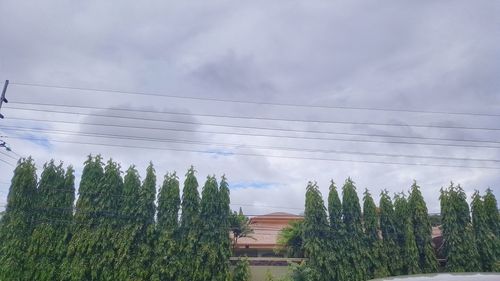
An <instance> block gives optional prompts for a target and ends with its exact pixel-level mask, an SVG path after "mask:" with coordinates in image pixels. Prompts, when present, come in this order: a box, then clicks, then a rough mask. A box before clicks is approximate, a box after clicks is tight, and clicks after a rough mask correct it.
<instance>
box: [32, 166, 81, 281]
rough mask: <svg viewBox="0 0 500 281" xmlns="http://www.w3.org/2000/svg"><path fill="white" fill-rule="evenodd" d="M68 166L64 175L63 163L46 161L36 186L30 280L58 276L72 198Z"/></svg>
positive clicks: (53, 278) (70, 171)
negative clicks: (35, 210) (56, 163)
mask: <svg viewBox="0 0 500 281" xmlns="http://www.w3.org/2000/svg"><path fill="white" fill-rule="evenodd" d="M74 192H75V188H74V176H73V170H72V168H71V167H69V168H68V172H67V173H66V175H65V172H64V169H63V168H62V163H61V164H59V165H57V166H56V165H55V164H54V160H52V161H50V162H49V163H46V164H45V165H44V169H43V172H42V176H41V178H40V182H39V184H38V189H37V200H36V209H37V212H36V214H37V215H36V222H35V229H34V231H33V234H32V235H31V241H30V246H29V248H28V268H29V270H28V271H27V274H29V279H31V280H40V281H43V280H47V281H52V280H58V279H59V278H60V276H59V275H60V264H61V263H62V261H63V258H64V256H65V255H66V251H67V243H68V235H69V226H70V223H71V215H70V214H71V212H72V210H73V201H72V199H74Z"/></svg>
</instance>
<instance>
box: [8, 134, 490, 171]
mask: <svg viewBox="0 0 500 281" xmlns="http://www.w3.org/2000/svg"><path fill="white" fill-rule="evenodd" d="M9 128H12V129H9V130H11V131H28V132H43V133H47V134H59V135H72V136H87V137H99V138H111V139H122V140H142V141H150V142H159V143H180V144H198V145H214V146H223V147H232V148H236V149H245V148H247V149H250V148H252V149H264V150H281V151H296V152H311V153H333V154H347V155H365V156H378V157H401V158H416V159H439V160H454V161H480V162H500V160H498V159H481V158H457V157H446V156H433V155H411V154H390V153H377V152H360V151H342V150H331V149H309V148H296V147H284V146H263V145H248V144H241V143H220V142H204V141H196V140H185V139H171V138H151V137H136V136H130V135H117V134H104V133H88V132H74V131H68V130H52V129H37V128H22V127H21V128H15V127H9ZM13 159H15V160H17V159H16V158H13Z"/></svg>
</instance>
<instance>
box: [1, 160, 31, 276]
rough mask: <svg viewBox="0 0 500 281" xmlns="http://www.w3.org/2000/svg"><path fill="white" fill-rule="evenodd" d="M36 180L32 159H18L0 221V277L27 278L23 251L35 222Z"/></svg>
mask: <svg viewBox="0 0 500 281" xmlns="http://www.w3.org/2000/svg"><path fill="white" fill-rule="evenodd" d="M36 184H37V177H36V168H35V164H34V163H33V159H31V158H28V159H24V158H23V159H20V160H19V162H18V163H17V167H16V168H15V170H14V176H13V178H12V181H11V185H10V189H9V195H8V196H7V207H6V209H5V212H4V214H3V217H2V219H1V223H0V225H1V229H0V241H1V243H0V280H13V281H24V280H26V281H30V277H29V276H27V270H28V268H27V263H26V262H27V260H26V251H27V250H28V246H29V240H30V236H31V233H32V231H33V225H34V222H35V221H34V218H33V215H34V214H35V210H33V206H34V205H35V203H36V201H35V200H36Z"/></svg>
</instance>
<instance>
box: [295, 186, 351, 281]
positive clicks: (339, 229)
mask: <svg viewBox="0 0 500 281" xmlns="http://www.w3.org/2000/svg"><path fill="white" fill-rule="evenodd" d="M328 215H329V219H330V235H331V237H332V238H331V240H330V243H331V245H330V248H331V249H330V255H331V256H332V257H331V258H332V259H333V260H334V261H336V262H335V263H334V264H333V265H332V267H334V268H333V270H334V271H335V274H334V275H335V279H336V280H348V278H349V276H348V274H349V267H350V265H349V263H348V261H347V260H346V259H344V258H343V257H344V255H345V252H344V251H345V244H344V240H345V239H347V236H348V235H347V233H346V232H345V227H344V223H343V221H342V202H341V201H340V197H339V193H338V191H337V187H336V186H335V183H334V182H333V180H332V181H331V184H330V189H329V192H328ZM304 274H305V275H304V276H309V277H310V276H311V275H312V274H314V272H312V271H311V272H309V273H307V274H306V272H304Z"/></svg>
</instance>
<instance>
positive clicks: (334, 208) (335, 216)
mask: <svg viewBox="0 0 500 281" xmlns="http://www.w3.org/2000/svg"><path fill="white" fill-rule="evenodd" d="M328 217H329V218H330V226H331V227H332V230H333V231H334V232H336V233H338V234H340V233H339V232H340V230H341V229H342V227H343V225H342V202H340V197H339V193H338V191H337V187H336V186H335V183H334V182H333V180H332V181H331V184H330V192H329V193H328Z"/></svg>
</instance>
